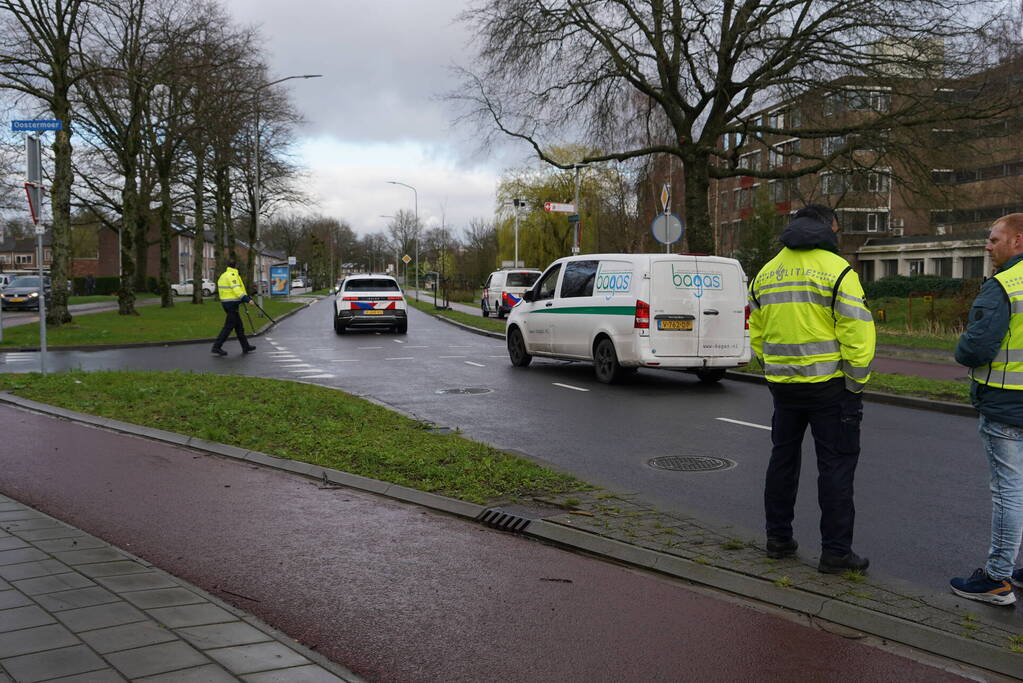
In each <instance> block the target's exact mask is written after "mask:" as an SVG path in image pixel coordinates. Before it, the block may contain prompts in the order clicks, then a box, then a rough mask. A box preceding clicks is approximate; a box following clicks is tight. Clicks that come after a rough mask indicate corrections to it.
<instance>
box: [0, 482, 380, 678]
mask: <svg viewBox="0 0 1023 683" xmlns="http://www.w3.org/2000/svg"><path fill="white" fill-rule="evenodd" d="M55 679H59V680H61V681H88V682H89V683H103V682H105V681H124V680H132V681H153V682H156V681H160V682H169V681H175V682H179V681H180V682H182V683H185V682H191V681H195V682H198V681H209V682H213V683H215V682H217V681H239V680H240V681H247V682H249V683H269V682H270V681H273V682H274V683H292V682H293V683H321V682H323V683H327V682H331V681H334V682H340V681H358V680H360V679H358V678H357V677H356V676H355V675H354V674H352V673H350V672H348V671H345V670H344V669H342V668H341V667H338V666H336V665H334V664H331V663H330V662H326V661H324V660H323V658H322V657H319V655H315V654H313V653H311V652H309V651H308V650H305V649H304V648H302V647H301V646H299V645H298V644H297V643H294V642H293V641H289V640H288V639H287V638H286V637H285V636H283V635H281V634H278V633H276V632H274V631H273V630H272V629H271V628H270V627H268V626H266V625H265V624H263V623H262V622H260V621H258V620H257V619H256V618H255V617H253V616H251V615H248V614H246V613H244V612H242V611H240V610H238V609H237V608H235V607H233V606H230V605H227V604H225V603H223V602H221V601H219V600H217V599H216V598H214V597H212V596H210V595H208V594H206V593H204V592H203V591H201V590H200V589H198V588H196V587H194V586H191V585H190V584H188V583H186V582H184V581H181V580H180V579H177V578H175V577H173V576H171V575H170V574H167V573H166V572H163V571H161V570H159V569H157V568H156V567H153V566H151V565H149V564H147V563H145V562H143V561H142V560H140V559H139V558H136V557H133V556H131V555H129V554H128V553H124V552H122V551H120V550H118V549H117V548H114V547H112V546H110V545H109V544H108V543H106V542H104V541H102V540H100V539H98V538H96V537H94V536H90V535H88V534H86V533H85V532H83V531H81V530H79V529H75V528H74V527H71V526H68V525H66V524H64V523H62V522H59V521H57V520H55V519H53V518H52V517H49V516H47V515H44V514H42V513H40V512H38V511H36V510H34V509H32V508H30V507H28V506H26V505H22V504H21V503H19V502H17V501H15V500H12V499H11V498H8V497H5V496H0V683H5V682H7V681H18V682H19V683H20V682H22V681H25V682H29V681H49V680H55Z"/></svg>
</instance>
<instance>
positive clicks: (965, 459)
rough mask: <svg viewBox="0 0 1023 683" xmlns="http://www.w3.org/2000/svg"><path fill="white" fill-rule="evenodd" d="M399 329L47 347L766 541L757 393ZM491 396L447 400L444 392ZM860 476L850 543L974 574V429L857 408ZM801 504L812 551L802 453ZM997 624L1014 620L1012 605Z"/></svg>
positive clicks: (978, 531) (762, 429) (978, 541)
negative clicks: (702, 461) (545, 467)
mask: <svg viewBox="0 0 1023 683" xmlns="http://www.w3.org/2000/svg"><path fill="white" fill-rule="evenodd" d="M409 315H410V323H409V333H408V334H407V335H401V336H399V335H392V334H389V333H385V334H376V333H372V332H361V333H350V334H345V335H343V336H336V335H335V334H334V332H333V330H332V328H331V321H330V318H331V302H330V300H329V299H325V300H322V301H320V302H318V303H316V304H314V305H313V306H311V307H310V308H309V309H307V310H305V311H302V312H301V313H299V314H298V315H296V316H293V317H291V318H289V319H287V320H285V321H284V322H283V323H282V324H281V325H279V326H278V327H277V328H275V329H274V330H272V331H271V333H270V334H269V337H268V338H259V339H256V343H257V344H258V345H259V350H258V351H257V352H256V353H255V354H252V355H249V356H242V355H241V354H240V353H239V347H238V346H237V343H236V342H234V341H233V340H232V341H229V342H228V343H227V344H226V345H225V348H226V349H227V350H228V351H229V352H230V354H231V355H229V356H228V357H226V358H216V357H213V356H212V355H210V354H209V353H208V348H207V345H205V344H204V345H201V346H170V347H163V348H158V349H123V350H113V351H92V352H58V353H53V354H51V356H52V357H51V359H50V360H49V367H50V368H55V369H63V368H73V367H78V368H82V369H86V370H93V369H102V368H127V367H131V368H151V369H164V370H166V369H175V368H184V369H191V370H197V371H212V372H225V373H245V374H252V375H260V376H266V377H278V378H292V379H300V380H303V381H309V382H316V383H320V384H325V385H328V386H334V387H338V388H341V389H344V390H346V391H349V392H352V393H356V394H360V395H366V396H372V397H374V398H375V399H378V400H380V401H382V402H384V403H387V404H389V405H392V406H394V407H396V408H399V409H401V410H403V411H405V412H408V413H412V414H414V415H416V416H417V417H419V418H421V419H424V420H427V421H430V422H433V423H435V424H438V425H441V426H448V427H457V428H460V429H461V430H463V431H464V433H465V434H466V435H467V436H469V437H471V438H475V439H479V440H481V441H486V442H488V443H491V444H494V445H496V446H498V447H501V448H506V449H510V450H517V451H521V452H523V453H525V454H528V455H529V456H531V457H533V458H536V459H539V460H541V461H543V462H545V463H547V464H550V465H552V466H553V467H556V468H558V469H561V470H565V471H569V472H572V473H574V474H576V475H578V476H579V477H581V478H583V479H585V480H587V481H590V482H592V483H595V484H598V485H602V486H606V487H609V488H611V489H614V490H618V491H638V492H641V493H642V496H643V497H644V498H645V499H647V500H650V501H651V502H653V503H655V504H656V505H657V506H659V507H661V508H662V509H666V510H671V511H675V512H680V513H686V514H694V515H696V516H698V517H700V518H702V519H706V520H708V521H715V522H718V523H721V524H725V525H733V526H734V528H735V532H736V534H737V535H746V536H748V537H750V538H760V537H761V534H762V532H761V524H762V521H761V520H762V507H761V505H762V503H761V496H762V486H763V472H764V469H765V467H766V463H767V458H768V455H769V451H770V431H769V429H768V428H767V426H768V425H769V424H770V417H771V402H770V396H769V394H768V392H767V390H766V388H764V387H763V386H760V385H754V384H747V383H741V382H722V383H720V384H718V385H713V386H704V385H701V384H700V383H699V382H698V381H697V380H696V378H695V377H693V376H690V375H685V374H681V373H672V372H656V371H646V370H642V371H640V372H639V373H638V374H637V375H636V376H635V377H633V378H631V379H630V380H628V381H627V382H626V383H624V384H622V385H617V386H605V385H602V384H599V383H598V382H596V381H595V379H594V378H593V372H592V368H591V367H590V366H589V365H587V364H582V363H562V362H554V361H547V360H539V359H537V360H534V362H533V365H532V366H530V367H529V368H527V369H519V368H513V367H512V366H511V365H510V364H509V363H508V360H507V355H506V352H505V350H504V344H503V342H502V341H501V340H495V339H490V338H486V337H482V336H479V335H474V334H470V333H467V332H464V331H462V330H459V329H457V328H455V327H453V326H451V325H448V324H446V323H443V322H440V321H437V320H434V319H432V318H430V317H429V316H427V315H425V314H422V313H420V312H418V311H415V310H410V312H409ZM4 356H5V358H4V361H5V364H3V365H0V369H2V370H5V371H15V372H17V371H28V370H31V369H34V368H33V367H32V366H33V364H34V363H35V364H36V365H35V367H38V365H37V363H38V356H37V354H4ZM465 388H480V389H485V390H489V391H488V392H487V393H482V394H475V395H465V394H459V395H447V394H441V393H438V392H440V391H443V390H447V389H465ZM863 424H864V432H863V452H862V455H861V458H860V467H859V470H858V474H857V482H856V486H857V494H856V496H857V498H856V500H857V536H856V541H855V548H856V549H857V550H858V551H859V552H860V553H861V554H865V555H867V556H869V557H870V558H871V560H872V572H873V573H874V574H875V575H880V576H885V577H889V578H894V579H899V580H902V581H905V582H908V583H910V584H912V586H913V587H914V588H915V589H916V590H918V591H919V592H920V593H921V594H926V595H939V596H946V594H947V593H948V588H947V585H948V584H947V582H948V579H949V578H950V577H952V576H956V575H964V574H968V573H969V572H971V571H972V570H973V569H974V568H975V567H977V566H980V564H981V563H982V560H983V558H984V557H985V556H986V553H987V539H988V534H989V524H990V517H989V515H990V509H989V506H990V498H989V494H988V491H987V466H986V462H985V460H984V456H983V454H982V453H981V449H980V444H979V439H978V437H977V434H976V421H975V420H974V419H970V418H964V417H954V416H948V415H942V414H938V413H933V412H929V411H920V410H912V409H907V408H899V407H894V406H885V405H880V404H870V403H868V404H866V405H865V408H864V423H863ZM804 453H805V454H806V455H807V457H805V458H804V469H803V475H802V481H803V486H802V487H801V490H800V495H799V500H798V504H797V517H796V526H795V530H796V538H797V539H798V540H799V542H800V546H801V553H802V554H804V556H807V557H815V556H816V553H817V550H818V547H817V544H818V539H819V536H818V532H817V523H818V511H817V504H816V490H815V489H816V487H815V482H816V467H815V463H814V458H813V456H812V446H811V444H810V440H809V438H808V439H807V441H806V442H805V444H804ZM662 455H710V456H717V457H723V458H728V459H731V460H733V461H735V462H736V463H737V464H736V466H735V467H734V468H732V469H729V470H725V471H719V472H708V473H681V472H665V471H661V470H655V469H653V468H651V467H649V465H648V464H647V462H648V460H649V459H650V458H653V457H656V456H662ZM999 615H1000V616H1001V618H1003V619H1005V620H1007V621H1009V622H1011V623H1014V624H1015V623H1023V616H1021V612H1020V610H1019V609H1016V610H1004V609H1003V610H1000V611H999Z"/></svg>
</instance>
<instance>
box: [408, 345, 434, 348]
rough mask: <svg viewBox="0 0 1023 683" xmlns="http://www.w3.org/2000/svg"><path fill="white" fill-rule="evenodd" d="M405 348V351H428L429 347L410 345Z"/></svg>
mask: <svg viewBox="0 0 1023 683" xmlns="http://www.w3.org/2000/svg"><path fill="white" fill-rule="evenodd" d="M405 348H406V349H428V348H430V347H429V346H411V345H410V346H406V347H405Z"/></svg>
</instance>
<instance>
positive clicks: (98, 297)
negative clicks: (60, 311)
mask: <svg viewBox="0 0 1023 683" xmlns="http://www.w3.org/2000/svg"><path fill="white" fill-rule="evenodd" d="M135 298H136V299H159V298H160V295H159V294H151V293H149V292H136V293H135ZM67 302H68V305H69V306H70V305H73V304H94V303H99V302H104V303H111V304H116V303H117V295H115V294H106V295H105V294H94V295H92V296H69V297H68V299H67Z"/></svg>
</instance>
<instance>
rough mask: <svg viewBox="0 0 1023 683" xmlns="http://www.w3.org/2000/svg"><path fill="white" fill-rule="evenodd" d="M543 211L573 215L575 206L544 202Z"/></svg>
mask: <svg viewBox="0 0 1023 683" xmlns="http://www.w3.org/2000/svg"><path fill="white" fill-rule="evenodd" d="M543 210H544V211H553V212H554V213H575V204H559V203H558V202H544V203H543Z"/></svg>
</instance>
